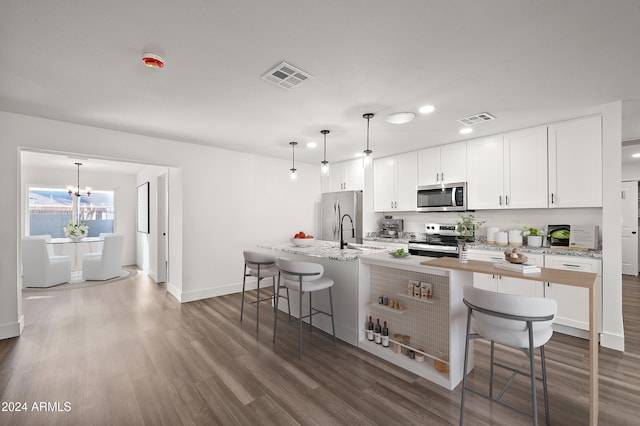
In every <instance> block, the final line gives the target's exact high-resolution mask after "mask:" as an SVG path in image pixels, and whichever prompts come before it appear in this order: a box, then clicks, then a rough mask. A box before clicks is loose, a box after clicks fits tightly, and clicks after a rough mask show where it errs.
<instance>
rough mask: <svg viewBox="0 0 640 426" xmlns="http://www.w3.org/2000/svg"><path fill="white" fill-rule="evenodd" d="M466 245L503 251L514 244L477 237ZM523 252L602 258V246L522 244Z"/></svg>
mask: <svg viewBox="0 0 640 426" xmlns="http://www.w3.org/2000/svg"><path fill="white" fill-rule="evenodd" d="M468 247H469V248H470V249H478V250H492V251H499V252H504V251H505V250H512V249H513V248H514V247H515V246H509V245H508V246H499V245H496V244H489V243H487V242H486V240H484V239H481V238H478V239H476V242H474V243H469V244H468ZM519 248H520V250H521V251H522V252H523V253H537V254H556V255H561V256H576V257H591V258H597V259H600V258H602V248H599V249H598V250H576V249H570V248H558V247H549V246H546V247H544V246H543V247H529V246H526V245H523V246H521V247H519Z"/></svg>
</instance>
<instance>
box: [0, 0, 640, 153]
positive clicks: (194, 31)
mask: <svg viewBox="0 0 640 426" xmlns="http://www.w3.org/2000/svg"><path fill="white" fill-rule="evenodd" d="M143 52H153V53H156V54H158V55H161V56H162V57H164V59H165V61H166V66H165V67H164V68H163V69H161V70H158V69H151V68H147V67H145V66H144V65H143V64H142V62H141V56H142V53H143ZM0 58H2V59H1V60H0V109H1V110H5V111H12V112H17V113H24V114H31V115H35V116H41V117H47V118H52V119H56V120H62V121H68V122H73V123H81V124H87V125H92V126H98V127H104V128H109V129H116V130H123V131H128V132H133V133H138V134H144V135H151V136H157V137H164V138H169V139H174V140H179V141H185V142H192V143H197V144H204V145H211V146H217V147H222V148H228V149H233V150H239V151H247V152H252V153H256V154H259V155H266V156H272V157H277V158H283V159H290V158H291V148H290V146H289V141H291V140H295V141H298V142H300V145H299V147H300V148H299V149H297V150H296V159H297V160H299V161H305V162H309V163H315V162H318V163H319V162H320V161H321V159H322V158H321V157H322V138H321V134H320V130H322V129H329V130H331V133H330V134H329V135H328V136H327V145H328V159H329V161H333V162H335V161H340V160H346V159H351V158H353V156H354V153H356V152H361V151H362V150H363V149H364V145H365V141H366V121H365V120H364V119H363V118H362V114H363V113H366V112H373V113H375V114H376V116H375V117H374V118H373V119H372V121H371V134H370V141H371V149H372V150H373V151H374V156H378V157H380V156H384V155H389V154H394V153H400V152H405V151H410V150H415V149H419V148H423V147H427V146H432V145H437V144H442V143H447V142H453V141H457V140H464V139H465V138H466V139H469V138H472V137H477V136H482V135H487V134H494V133H499V132H504V131H509V130H514V129H518V128H522V127H528V126H532V125H536V124H543V123H548V122H553V121H559V120H563V119H567V118H573V117H576V116H578V115H583V114H589V113H591V112H594V111H597V107H598V106H599V105H601V104H604V103H609V102H613V101H617V100H631V101H635V100H640V84H639V82H638V70H639V69H640V3H639V2H638V1H637V0H634V1H631V0H629V1H625V0H616V1H606V2H605V1H601V0H561V1H558V0H536V1H531V0H500V1H498V0H483V1H472V0H468V1H449V2H445V1H441V0H398V1H388V0H349V1H344V0H323V1H317V0H315V1H313V0H269V1H264V0H253V1H215V0H184V1H180V2H178V1H175V0H136V1H95V0H85V1H65V2H31V1H20V0H3V1H2V3H1V5H0ZM280 61H286V62H289V63H290V64H292V65H294V66H296V67H298V68H301V69H302V70H304V71H306V72H308V73H310V74H311V75H312V76H313V78H312V79H310V80H309V81H307V82H305V83H303V84H301V85H300V86H298V87H297V88H295V89H294V90H291V91H287V90H284V89H282V88H279V87H276V86H274V85H270V84H269V83H267V82H265V81H264V80H262V79H261V76H262V74H263V73H265V72H266V71H268V70H269V69H271V68H272V67H273V66H275V65H276V64H278V63H279V62H280ZM423 104H434V105H436V106H437V110H436V111H435V112H434V113H433V114H431V115H429V116H420V115H419V114H418V117H417V118H416V119H415V120H414V121H412V122H411V123H409V124H406V125H393V124H389V123H386V122H385V121H384V118H385V117H386V116H387V115H388V114H390V113H392V112H397V111H413V112H416V113H417V109H418V107H420V106H421V105H423ZM479 112H489V113H491V114H493V115H495V116H496V117H497V119H496V120H494V121H492V122H487V123H483V124H478V125H476V126H474V128H475V131H474V133H472V134H471V136H462V135H460V134H459V133H458V130H459V128H460V127H461V125H459V123H457V122H456V119H458V118H461V117H465V116H467V115H471V114H474V113H479ZM639 116H640V111H639V112H638V114H628V115H625V119H624V123H623V139H637V138H640V125H639V124H638V123H639V121H638V117H639ZM309 141H315V142H318V143H319V145H318V148H317V149H315V150H310V149H308V148H306V147H305V144H306V142H309Z"/></svg>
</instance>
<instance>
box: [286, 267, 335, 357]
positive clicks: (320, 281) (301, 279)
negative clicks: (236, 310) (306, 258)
mask: <svg viewBox="0 0 640 426" xmlns="http://www.w3.org/2000/svg"><path fill="white" fill-rule="evenodd" d="M278 268H280V275H279V276H278V284H277V289H276V294H277V293H279V290H280V287H281V286H284V287H286V288H287V289H291V290H296V291H297V292H298V359H302V320H303V319H304V318H309V329H310V330H312V329H313V320H312V318H313V316H314V315H317V314H324V315H327V316H329V317H331V328H332V331H333V343H334V344H335V342H336V326H335V323H334V321H333V298H332V296H331V287H333V280H332V279H331V278H327V277H325V276H324V266H322V265H320V264H319V263H312V262H296V261H291V260H288V259H283V258H280V259H278ZM325 289H328V290H329V307H330V309H331V312H324V311H321V310H320V309H316V308H314V307H313V304H312V303H311V293H313V292H315V291H320V290H325ZM304 293H309V313H308V314H307V315H302V296H303V295H304ZM277 312H278V298H277V297H276V313H277ZM277 326H278V315H275V318H274V319H273V342H274V343H275V341H276V328H277Z"/></svg>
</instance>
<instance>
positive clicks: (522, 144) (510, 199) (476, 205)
mask: <svg viewBox="0 0 640 426" xmlns="http://www.w3.org/2000/svg"><path fill="white" fill-rule="evenodd" d="M467 176H468V186H467V194H468V207H469V208H470V209H474V210H481V209H505V208H513V209H515V208H517V209H522V208H545V207H547V127H546V126H540V127H534V128H530V129H525V130H520V131H517V132H511V133H506V134H503V135H495V136H489V137H486V138H480V139H475V140H472V141H469V142H468V143H467Z"/></svg>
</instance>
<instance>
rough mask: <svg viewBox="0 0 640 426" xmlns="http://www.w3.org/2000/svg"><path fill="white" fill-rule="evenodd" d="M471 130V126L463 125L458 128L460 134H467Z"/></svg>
mask: <svg viewBox="0 0 640 426" xmlns="http://www.w3.org/2000/svg"><path fill="white" fill-rule="evenodd" d="M471 132H473V129H472V128H471V127H463V128H462V129H460V134H461V135H468V134H469V133H471Z"/></svg>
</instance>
